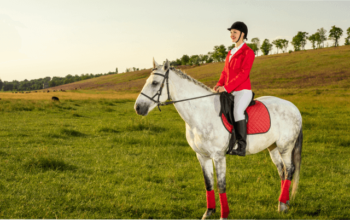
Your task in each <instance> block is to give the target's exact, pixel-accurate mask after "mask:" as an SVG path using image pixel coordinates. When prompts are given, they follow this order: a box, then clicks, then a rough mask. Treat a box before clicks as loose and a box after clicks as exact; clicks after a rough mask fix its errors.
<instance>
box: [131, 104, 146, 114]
mask: <svg viewBox="0 0 350 220" xmlns="http://www.w3.org/2000/svg"><path fill="white" fill-rule="evenodd" d="M134 108H135V111H136V113H137V114H138V115H142V116H145V115H147V114H148V106H147V105H145V104H136V105H135V107H134Z"/></svg>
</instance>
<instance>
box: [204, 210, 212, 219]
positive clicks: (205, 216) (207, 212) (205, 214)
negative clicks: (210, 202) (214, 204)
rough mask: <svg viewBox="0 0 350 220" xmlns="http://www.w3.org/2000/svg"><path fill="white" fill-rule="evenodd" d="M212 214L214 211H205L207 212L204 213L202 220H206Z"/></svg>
mask: <svg viewBox="0 0 350 220" xmlns="http://www.w3.org/2000/svg"><path fill="white" fill-rule="evenodd" d="M214 213H215V209H207V211H206V212H205V213H204V215H203V217H202V219H206V218H208V217H209V216H211V215H212V214H214Z"/></svg>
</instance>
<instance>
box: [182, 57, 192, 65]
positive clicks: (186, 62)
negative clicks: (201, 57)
mask: <svg viewBox="0 0 350 220" xmlns="http://www.w3.org/2000/svg"><path fill="white" fill-rule="evenodd" d="M189 61H190V57H189V56H188V55H183V56H182V57H181V65H187V64H188V62H189Z"/></svg>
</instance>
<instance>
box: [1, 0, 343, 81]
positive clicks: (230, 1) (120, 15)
mask: <svg viewBox="0 0 350 220" xmlns="http://www.w3.org/2000/svg"><path fill="white" fill-rule="evenodd" d="M349 9H350V0H347V1H344V0H343V1H316V0H299V1H298V0H278V1H277V0H274V1H272V0H244V1H243V0H239V1H237V0H213V1H208V0H11V1H9V0H0V79H1V80H2V81H12V80H19V81H21V80H24V79H27V80H31V79H38V78H44V77H47V76H50V77H53V76H60V77H64V76H66V75H68V74H71V75H76V74H77V75H81V74H86V73H93V74H97V73H107V72H109V71H111V72H114V71H115V69H116V68H118V71H119V73H120V72H125V70H126V68H131V67H136V68H140V69H143V68H151V66H152V60H153V58H155V60H156V61H157V62H158V63H162V62H163V61H165V60H166V59H168V60H175V59H177V58H180V57H182V55H184V54H187V55H189V56H191V55H196V54H207V53H208V52H209V51H213V48H214V46H215V45H221V44H223V45H225V46H226V47H227V46H229V45H232V41H231V39H230V35H229V31H228V30H227V28H228V27H230V26H231V25H232V24H233V23H234V22H235V21H243V22H244V23H245V24H246V25H247V26H248V41H247V42H250V40H251V39H252V38H254V37H258V38H259V39H260V41H261V42H262V41H263V40H264V39H269V40H270V42H271V41H272V40H274V39H278V38H284V39H287V40H289V41H291V40H292V38H293V36H295V35H296V34H297V33H298V31H305V32H308V33H309V34H310V35H311V34H314V33H315V32H316V31H317V29H319V28H322V27H323V28H325V29H326V30H327V31H328V32H327V34H329V30H330V29H331V27H332V26H333V25H336V26H337V27H340V28H342V29H343V31H344V32H343V36H342V38H341V40H340V45H343V44H344V37H346V36H347V35H346V29H348V28H349V27H350V13H349V12H348V11H349ZM326 44H327V43H326ZM328 44H329V45H331V44H332V41H329V42H328ZM310 48H311V43H310V42H308V43H307V45H306V49H310ZM288 49H293V47H292V46H291V45H290V46H289V48H288ZM259 53H260V54H261V52H259ZM272 53H276V49H273V51H272Z"/></svg>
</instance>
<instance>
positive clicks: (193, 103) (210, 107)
mask: <svg viewBox="0 0 350 220" xmlns="http://www.w3.org/2000/svg"><path fill="white" fill-rule="evenodd" d="M169 91H170V97H171V99H172V100H173V101H176V100H183V99H188V98H195V97H198V96H204V95H209V94H211V92H209V91H207V90H206V89H204V88H202V87H201V86H199V85H196V84H194V83H193V82H191V81H189V80H188V79H183V78H181V77H180V76H179V75H177V74H176V73H174V72H172V73H171V76H170V77H169ZM214 97H215V96H209V97H205V98H200V99H195V100H189V101H183V102H178V103H175V108H176V110H177V111H178V112H179V114H180V116H181V117H182V119H183V120H184V121H185V122H186V123H187V124H188V125H190V126H191V127H192V126H196V125H198V124H202V125H203V124H205V122H209V121H210V118H213V116H215V115H216V112H215V107H214ZM210 116H211V117H210ZM208 117H209V118H208Z"/></svg>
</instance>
